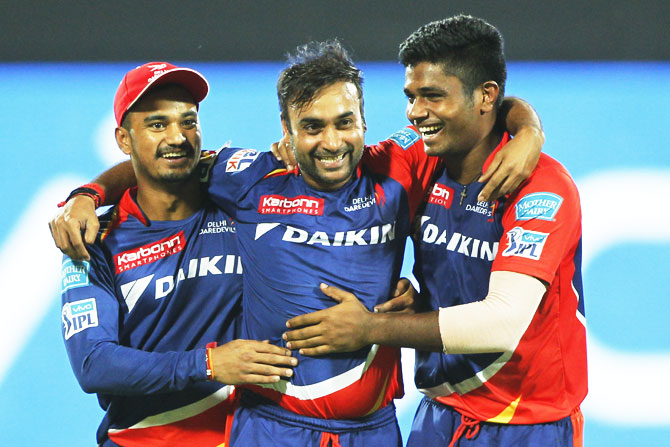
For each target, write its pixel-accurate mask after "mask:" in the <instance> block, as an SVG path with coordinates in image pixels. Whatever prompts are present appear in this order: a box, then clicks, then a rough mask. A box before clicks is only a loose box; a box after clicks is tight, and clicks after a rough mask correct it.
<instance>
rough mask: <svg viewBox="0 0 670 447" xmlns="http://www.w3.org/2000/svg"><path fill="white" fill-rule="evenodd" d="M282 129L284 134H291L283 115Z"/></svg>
mask: <svg viewBox="0 0 670 447" xmlns="http://www.w3.org/2000/svg"><path fill="white" fill-rule="evenodd" d="M281 131H282V135H291V130H290V129H289V128H288V123H287V122H286V120H285V119H284V117H283V116H282V117H281Z"/></svg>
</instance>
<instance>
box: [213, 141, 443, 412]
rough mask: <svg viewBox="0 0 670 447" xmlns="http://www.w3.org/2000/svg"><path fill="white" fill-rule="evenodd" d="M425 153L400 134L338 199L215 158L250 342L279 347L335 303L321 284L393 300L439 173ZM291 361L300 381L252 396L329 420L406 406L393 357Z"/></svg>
mask: <svg viewBox="0 0 670 447" xmlns="http://www.w3.org/2000/svg"><path fill="white" fill-rule="evenodd" d="M414 152H416V154H417V156H416V157H414V156H412V155H411V154H413V153H414ZM421 153H423V145H422V143H421V141H420V139H419V138H418V134H417V133H416V132H415V131H414V130H412V129H403V130H401V131H400V132H398V133H396V134H394V135H393V136H392V137H391V138H389V139H388V140H387V141H384V142H382V143H380V144H379V145H377V146H372V147H368V148H366V149H365V151H364V155H363V159H362V161H361V163H360V164H359V166H358V167H357V169H356V171H355V174H354V176H353V178H352V179H351V181H349V182H348V183H347V184H346V185H344V186H342V187H341V188H340V189H338V190H335V191H321V190H317V189H314V188H312V187H310V186H309V185H308V184H307V183H306V182H305V181H304V179H303V178H302V176H301V175H300V173H299V172H298V171H297V170H295V171H290V172H289V171H286V170H285V169H284V168H283V165H282V164H280V163H279V162H277V161H276V160H275V159H274V157H273V156H272V154H270V153H267V152H257V151H255V150H250V149H228V150H224V151H222V152H221V153H220V154H219V156H218V159H217V161H216V164H215V165H214V166H213V168H212V171H211V174H210V186H209V194H210V197H211V198H212V200H213V201H214V202H215V203H217V204H218V205H219V206H221V207H222V208H223V209H224V210H226V212H228V213H230V215H231V216H232V217H233V218H234V219H235V220H236V222H237V227H238V242H239V245H240V255H241V256H242V260H243V263H244V298H243V302H244V316H243V325H242V336H243V337H247V338H252V339H257V340H264V339H267V340H269V341H270V343H273V344H277V345H283V343H284V342H283V341H282V339H281V336H282V334H283V333H284V332H285V331H286V321H287V320H289V319H290V318H292V317H295V316H297V315H301V314H304V313H309V312H314V311H317V310H320V309H325V308H327V307H330V306H333V305H334V304H335V302H334V301H333V300H331V299H330V298H328V297H326V296H325V295H323V294H322V293H321V290H320V289H319V284H320V283H326V284H328V285H333V286H337V287H339V288H342V289H344V290H347V291H350V292H352V293H354V294H355V295H356V296H357V297H358V298H359V299H360V300H361V301H362V302H363V304H364V305H365V306H366V307H367V308H368V309H372V308H373V306H375V305H377V304H379V303H382V302H384V301H386V300H387V299H388V298H389V294H390V293H391V291H392V287H393V286H395V282H396V281H397V278H398V275H399V272H400V267H401V264H402V259H403V251H404V246H405V239H406V236H407V235H408V231H409V226H410V220H411V217H412V215H413V211H412V210H413V209H415V208H416V207H417V206H418V204H419V203H420V201H421V198H422V197H423V195H424V193H423V190H422V188H427V186H428V183H429V180H425V179H422V180H421V181H419V180H417V176H416V175H415V173H416V172H421V171H422V170H427V169H429V165H430V164H431V163H432V162H428V161H427V160H426V157H425V156H421ZM393 154H395V156H393ZM382 170H383V171H384V174H381V173H380V171H382ZM421 185H423V186H421ZM294 355H296V356H297V357H298V359H299V365H298V366H297V367H296V368H295V369H294V375H293V377H291V378H290V379H285V380H282V381H280V382H279V383H278V384H275V385H267V386H262V387H261V386H254V387H250V388H251V389H252V390H253V391H254V392H256V393H258V394H261V395H263V396H265V397H266V398H269V399H271V400H273V401H275V402H276V403H278V404H279V405H281V406H282V407H284V408H286V409H288V410H290V411H293V412H295V413H298V414H301V415H305V416H311V417H317V418H324V419H331V418H336V419H350V418H356V417H361V416H364V415H366V414H369V413H372V412H373V411H375V410H376V409H378V408H381V407H383V406H385V405H387V404H388V403H389V402H391V400H392V399H394V398H398V397H400V396H401V395H402V379H401V370H400V365H399V359H400V357H399V351H398V350H397V349H392V348H388V347H377V346H372V347H370V346H368V347H366V348H364V349H361V350H359V351H357V352H353V353H347V354H337V355H327V356H323V357H302V356H300V355H299V354H298V353H297V352H296V353H294Z"/></svg>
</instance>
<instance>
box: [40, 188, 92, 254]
mask: <svg viewBox="0 0 670 447" xmlns="http://www.w3.org/2000/svg"><path fill="white" fill-rule="evenodd" d="M99 228H100V222H99V221H98V216H96V214H95V201H94V200H93V199H92V198H90V197H88V196H85V195H78V196H74V197H72V198H71V199H70V200H68V201H67V203H66V204H65V205H64V206H63V207H62V208H61V209H60V210H59V212H58V214H56V216H55V217H54V218H53V219H51V221H50V222H49V229H50V230H51V237H52V238H53V240H54V243H55V244H56V247H58V248H59V249H60V251H62V252H63V253H64V254H65V255H67V256H69V257H70V258H72V259H75V260H82V259H85V260H88V259H90V256H89V254H88V251H86V245H85V244H92V243H93V242H95V238H96V235H97V234H98V229H99Z"/></svg>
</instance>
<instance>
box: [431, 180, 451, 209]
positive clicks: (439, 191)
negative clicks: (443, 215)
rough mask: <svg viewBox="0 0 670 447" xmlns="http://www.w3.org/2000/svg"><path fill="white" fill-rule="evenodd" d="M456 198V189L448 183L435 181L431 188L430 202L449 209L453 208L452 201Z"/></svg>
mask: <svg viewBox="0 0 670 447" xmlns="http://www.w3.org/2000/svg"><path fill="white" fill-rule="evenodd" d="M452 200H454V190H453V188H450V187H448V186H446V185H441V184H439V183H435V184H434V185H433V189H431V190H430V195H429V196H428V203H431V204H433V205H440V206H443V207H445V208H447V209H449V208H451V202H452Z"/></svg>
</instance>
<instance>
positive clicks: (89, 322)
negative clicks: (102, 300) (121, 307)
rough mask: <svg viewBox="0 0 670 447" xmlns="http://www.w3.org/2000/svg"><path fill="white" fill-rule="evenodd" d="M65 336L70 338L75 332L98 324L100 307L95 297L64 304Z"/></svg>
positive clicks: (67, 338)
mask: <svg viewBox="0 0 670 447" xmlns="http://www.w3.org/2000/svg"><path fill="white" fill-rule="evenodd" d="M61 319H62V321H63V336H64V337H65V340H69V339H70V337H72V336H73V335H74V334H77V333H79V332H81V331H83V330H84V329H87V328H90V327H95V326H97V325H98V308H97V306H96V303H95V298H87V299H85V300H80V301H74V302H72V303H65V304H63V312H62V314H61Z"/></svg>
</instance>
